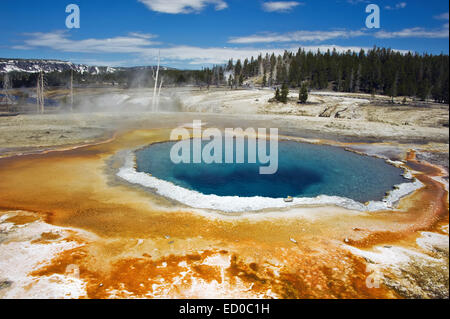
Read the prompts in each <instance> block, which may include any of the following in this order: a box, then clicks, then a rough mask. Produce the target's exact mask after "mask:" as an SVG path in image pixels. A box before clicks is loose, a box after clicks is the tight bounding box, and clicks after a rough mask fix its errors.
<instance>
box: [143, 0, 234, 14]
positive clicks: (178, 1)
mask: <svg viewBox="0 0 450 319" xmlns="http://www.w3.org/2000/svg"><path fill="white" fill-rule="evenodd" d="M138 1H139V2H142V3H143V4H145V5H146V6H147V7H148V8H149V9H150V10H152V11H156V12H162V13H170V14H179V13H192V12H200V11H202V10H203V9H204V8H205V6H207V5H209V4H212V5H214V6H215V9H216V10H223V9H226V8H227V7H228V5H227V3H226V2H225V1H223V0H138Z"/></svg>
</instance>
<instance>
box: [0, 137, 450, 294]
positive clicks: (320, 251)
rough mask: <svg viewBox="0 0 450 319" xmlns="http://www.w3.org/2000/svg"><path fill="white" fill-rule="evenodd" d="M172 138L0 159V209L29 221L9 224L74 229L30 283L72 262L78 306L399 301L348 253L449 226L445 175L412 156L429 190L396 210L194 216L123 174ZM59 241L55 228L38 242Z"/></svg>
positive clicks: (410, 242)
mask: <svg viewBox="0 0 450 319" xmlns="http://www.w3.org/2000/svg"><path fill="white" fill-rule="evenodd" d="M168 136H169V130H163V129H161V130H139V131H132V132H127V133H123V134H119V135H118V136H116V138H115V139H113V140H110V141H108V142H106V143H102V144H97V145H91V146H84V147H81V148H77V149H73V150H65V151H54V152H47V153H46V154H34V155H24V156H15V157H9V158H3V159H0V206H1V207H0V211H2V212H11V211H22V212H31V213H32V214H31V215H30V214H29V213H26V214H24V215H23V214H17V215H16V216H15V217H11V218H10V219H9V220H7V222H9V223H12V224H16V225H27V224H29V223H32V222H34V221H36V220H37V219H42V220H43V221H45V222H46V223H48V224H51V225H54V226H58V227H67V228H70V229H71V230H72V231H71V235H70V236H69V237H66V238H64V240H65V241H70V242H72V241H73V242H76V243H77V245H76V247H75V248H71V249H67V250H65V251H63V252H61V253H59V254H57V255H56V256H55V257H54V258H53V259H52V260H48V261H47V262H46V263H44V264H42V265H40V266H39V267H36V269H34V270H33V271H32V272H31V273H30V274H29V276H32V277H36V278H42V277H48V276H51V275H54V274H62V275H63V274H66V272H67V269H68V267H69V266H70V265H76V266H77V267H79V276H80V279H81V280H82V281H83V282H84V283H85V288H86V293H85V295H84V296H81V297H82V298H124V297H137V298H205V297H206V298H208V297H212V298H216V297H219V298H220V297H231V298H255V297H256V298H262V297H264V298H401V297H404V295H402V294H401V293H399V292H398V291H397V290H396V289H394V288H392V287H391V286H389V285H385V284H382V285H381V286H380V287H379V288H373V287H369V286H368V285H367V279H368V276H369V275H370V273H368V272H367V260H366V259H364V258H363V257H361V256H357V255H355V254H352V253H351V252H350V251H349V250H348V249H347V248H346V247H347V246H352V247H355V248H358V249H363V250H368V251H370V250H371V249H372V248H373V247H375V246H378V245H391V246H400V247H404V248H413V247H414V246H415V243H416V239H417V238H418V237H419V236H420V233H419V231H430V232H437V233H441V232H442V231H441V227H442V226H443V225H448V220H449V214H448V194H447V191H446V190H445V188H444V186H443V185H442V184H441V183H439V182H438V181H436V180H435V179H433V178H432V177H433V176H440V175H442V173H441V170H440V169H439V168H437V167H434V166H432V165H431V164H428V163H425V162H419V161H417V160H416V159H415V156H414V153H413V152H410V153H408V154H407V158H405V160H406V161H407V166H408V167H409V168H410V169H411V170H413V171H414V175H415V176H416V177H417V178H418V179H419V180H420V181H421V182H422V183H423V184H424V187H423V188H422V189H420V190H417V191H415V192H414V193H413V194H410V195H408V196H406V197H404V198H403V199H402V200H401V201H400V203H399V205H398V209H396V210H394V211H381V212H380V211H378V212H359V211H351V210H348V209H344V208H339V207H332V206H330V207H292V208H289V209H282V210H270V211H264V212H254V213H251V214H234V215H232V216H230V215H226V214H222V213H220V212H208V211H202V210H198V209H197V210H193V209H190V208H188V207H185V206H182V205H181V204H177V203H173V202H170V201H169V200H167V199H164V198H161V197H159V196H157V195H155V194H153V193H151V192H149V191H147V190H144V189H142V188H140V187H137V186H133V185H130V184H127V183H125V182H123V181H120V180H119V179H118V178H117V177H115V171H116V170H117V169H118V167H119V166H120V165H121V163H116V162H115V161H114V160H112V159H111V158H112V156H113V155H114V154H116V153H117V152H118V151H120V150H123V149H132V148H136V147H140V146H143V145H147V144H150V143H154V142H159V141H164V140H167V139H168ZM58 240H62V237H61V236H59V235H58V234H54V233H48V232H47V233H42V236H41V238H40V239H38V240H36V241H35V243H36V244H44V245H45V244H46V243H51V242H53V241H58ZM0 279H1V278H0ZM447 288H448V287H447ZM37 297H39V296H37Z"/></svg>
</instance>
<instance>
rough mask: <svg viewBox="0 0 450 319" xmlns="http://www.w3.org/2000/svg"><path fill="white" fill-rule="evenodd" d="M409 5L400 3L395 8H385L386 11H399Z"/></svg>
mask: <svg viewBox="0 0 450 319" xmlns="http://www.w3.org/2000/svg"><path fill="white" fill-rule="evenodd" d="M406 6H407V3H406V2H399V3H397V4H396V5H395V6H385V7H384V8H385V9H386V10H398V9H404V8H406Z"/></svg>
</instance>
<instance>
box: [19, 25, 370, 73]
mask: <svg viewBox="0 0 450 319" xmlns="http://www.w3.org/2000/svg"><path fill="white" fill-rule="evenodd" d="M27 36H28V39H26V40H25V41H24V43H25V44H24V45H20V46H16V47H14V48H15V49H22V50H30V49H36V48H48V49H52V50H55V51H60V52H70V53H92V54H101V56H100V58H101V60H99V59H96V58H95V56H93V57H92V58H90V59H85V60H78V62H79V63H86V64H97V65H109V66H125V65H144V64H149V65H152V64H154V63H155V58H156V56H157V55H158V52H159V51H160V52H161V58H162V61H163V63H165V64H168V63H172V64H183V65H186V64H190V65H207V64H222V63H226V62H227V61H228V60H229V59H230V58H233V59H234V60H237V59H245V58H250V57H251V56H253V57H256V56H258V55H259V54H263V55H264V54H266V53H268V54H272V53H275V54H283V52H284V51H285V50H287V51H292V52H296V51H297V50H298V46H295V47H294V46H291V47H286V48H252V47H250V48H249V47H247V48H242V47H240V48H227V47H197V46H187V45H177V46H170V47H160V46H158V47H156V46H155V44H156V43H155V42H152V41H151V39H152V38H154V37H156V36H154V35H151V34H142V33H130V34H129V35H128V36H122V37H113V38H109V39H82V40H73V39H70V38H69V36H70V34H69V33H67V32H53V33H29V34H27ZM302 48H304V49H305V50H306V51H317V50H321V51H326V50H328V49H330V50H333V49H336V50H337V51H338V52H344V51H348V50H351V51H356V52H358V51H359V50H360V49H361V47H354V46H349V47H346V46H337V45H319V46H302ZM364 49H366V50H367V49H369V48H364ZM115 53H127V54H129V58H128V59H127V60H120V61H118V60H115V61H112V60H111V61H109V62H108V60H107V59H105V58H106V57H107V56H106V55H105V54H115Z"/></svg>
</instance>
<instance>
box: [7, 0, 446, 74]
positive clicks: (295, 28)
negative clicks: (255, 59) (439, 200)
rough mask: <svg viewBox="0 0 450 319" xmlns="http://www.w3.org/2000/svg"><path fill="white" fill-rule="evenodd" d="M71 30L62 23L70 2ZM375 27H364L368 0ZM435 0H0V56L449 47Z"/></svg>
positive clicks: (200, 55)
mask: <svg viewBox="0 0 450 319" xmlns="http://www.w3.org/2000/svg"><path fill="white" fill-rule="evenodd" d="M71 3H74V4H77V5H78V6H79V8H80V11H81V15H80V19H81V20H80V21H81V25H80V28H79V29H67V28H66V25H65V21H66V17H67V16H68V13H66V12H65V9H66V6H67V5H68V4H71ZM370 3H373V4H377V5H378V6H379V7H380V10H381V12H380V15H381V28H380V29H367V28H366V25H365V20H366V17H367V16H368V13H366V12H365V8H366V6H367V5H368V4H370ZM448 7H449V3H448V1H443V0H428V1H423V0H405V1H402V0H401V1H391V0H385V1H366V0H323V1H318V0H315V1H313V0H299V1H263V0H126V1H125V0H122V1H106V0H68V1H55V0H39V1H31V0H2V6H1V11H0V37H1V39H3V41H2V43H1V44H0V57H7V58H46V59H62V60H69V61H72V62H75V63H86V64H91V65H111V66H135V65H150V64H155V61H156V56H157V54H158V52H159V51H160V52H161V59H162V63H163V64H164V65H167V66H172V67H178V68H189V69H197V68H201V67H202V66H207V65H211V64H217V63H225V62H226V61H227V60H228V58H234V59H237V58H245V57H250V56H251V55H254V56H256V55H257V54H259V53H262V54H265V53H266V52H269V53H271V52H275V53H281V52H283V51H284V50H293V51H296V50H297V49H298V47H304V48H305V49H307V50H314V51H316V50H317V49H318V48H320V49H323V50H326V49H327V48H333V47H335V48H337V49H338V50H347V49H352V50H359V49H360V48H371V47H373V46H374V45H376V46H381V47H390V48H392V49H396V50H411V51H415V52H419V53H424V52H428V53H435V54H439V53H442V52H443V53H446V54H448V52H449V42H448V41H449V39H448V33H449V31H448V30H449V29H448V28H449V26H448V23H449V16H448V11H449V8H448Z"/></svg>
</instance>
